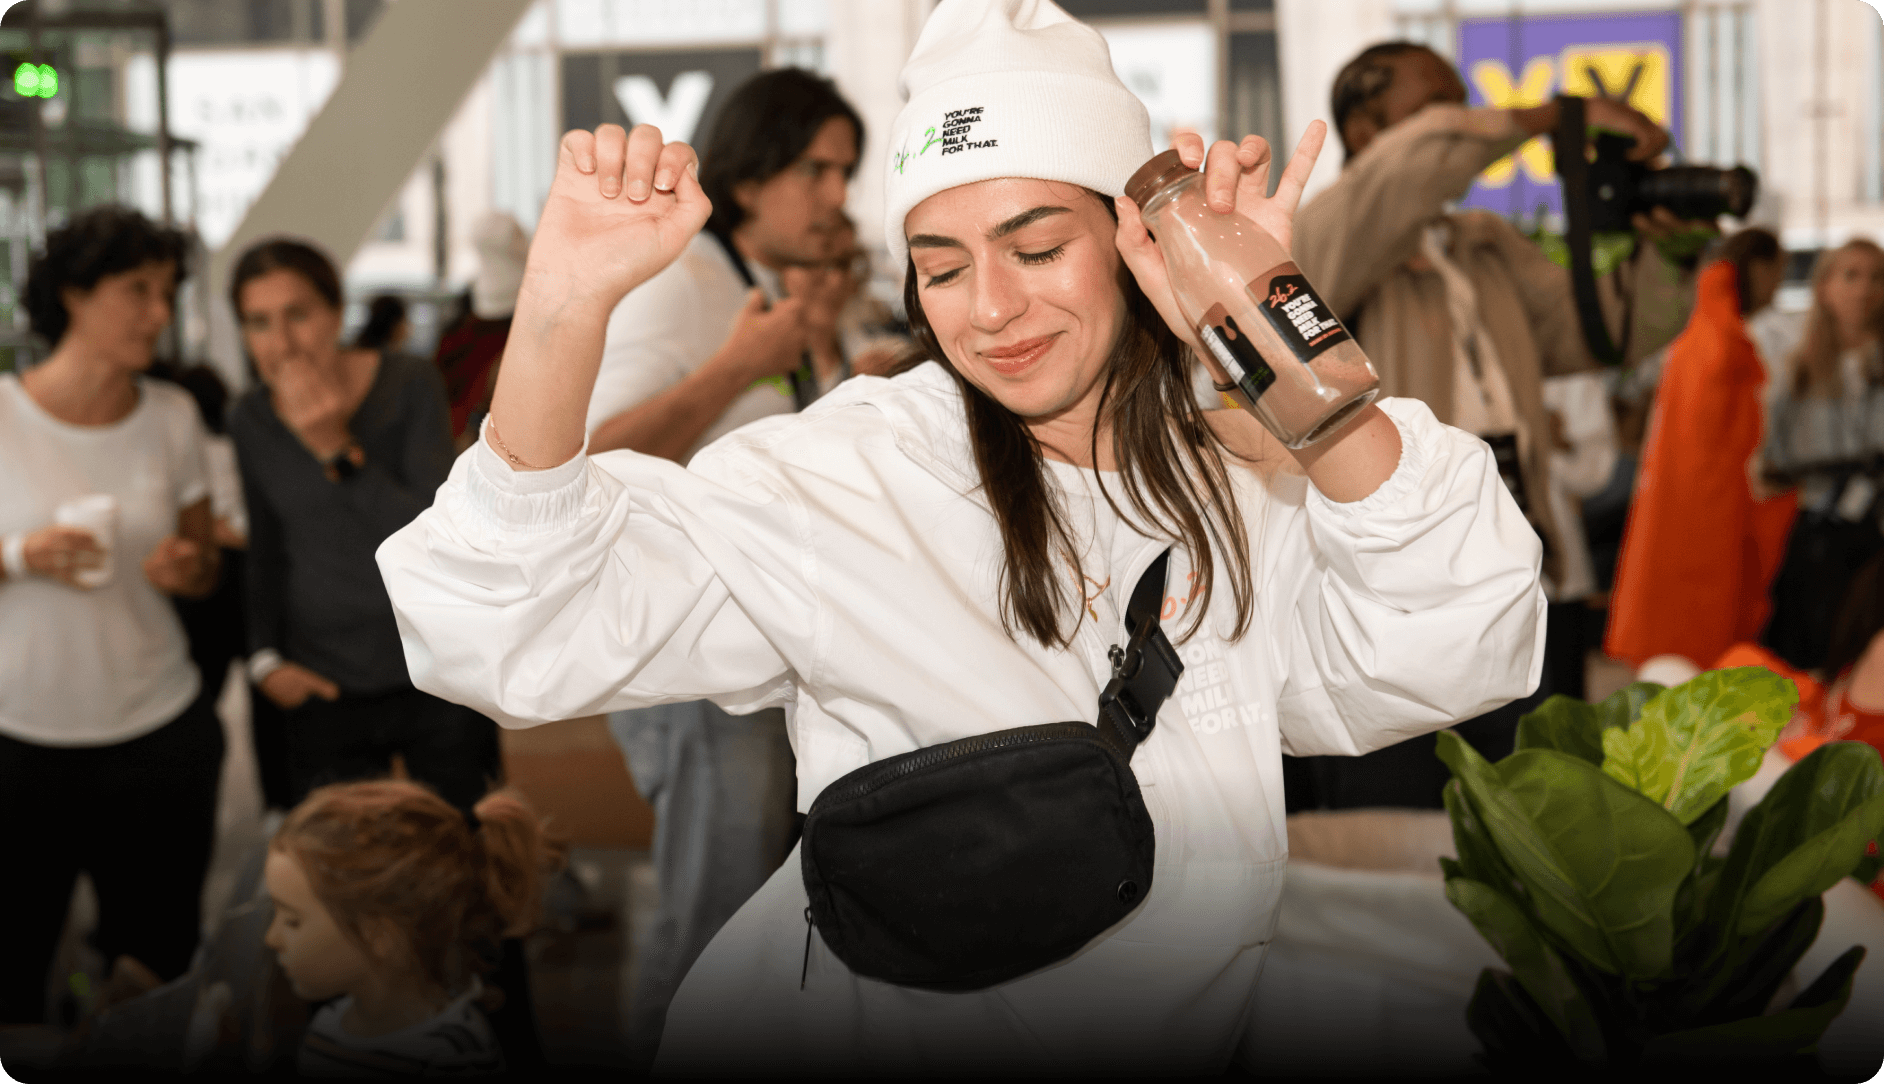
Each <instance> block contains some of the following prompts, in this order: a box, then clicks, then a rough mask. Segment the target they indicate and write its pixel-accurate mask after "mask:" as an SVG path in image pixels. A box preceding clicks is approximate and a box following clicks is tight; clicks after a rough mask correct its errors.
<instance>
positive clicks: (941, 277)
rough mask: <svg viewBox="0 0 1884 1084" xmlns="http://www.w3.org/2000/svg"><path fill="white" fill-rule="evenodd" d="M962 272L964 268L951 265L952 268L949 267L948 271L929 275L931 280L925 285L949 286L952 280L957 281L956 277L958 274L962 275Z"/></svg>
mask: <svg viewBox="0 0 1884 1084" xmlns="http://www.w3.org/2000/svg"><path fill="white" fill-rule="evenodd" d="M961 273H962V269H961V268H959V267H951V268H949V269H948V270H947V271H944V272H942V273H941V274H938V275H930V276H929V281H928V282H926V283H924V286H925V287H927V286H947V285H948V284H949V283H951V282H954V281H955V278H956V276H958V275H960V274H961Z"/></svg>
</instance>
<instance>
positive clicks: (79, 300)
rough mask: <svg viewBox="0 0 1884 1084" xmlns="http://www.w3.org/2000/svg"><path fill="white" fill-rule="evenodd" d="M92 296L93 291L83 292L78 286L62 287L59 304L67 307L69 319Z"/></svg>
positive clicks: (66, 311) (66, 312)
mask: <svg viewBox="0 0 1884 1084" xmlns="http://www.w3.org/2000/svg"><path fill="white" fill-rule="evenodd" d="M91 296H92V291H90V290H81V289H79V288H78V287H77V286H62V287H60V288H59V303H60V304H61V305H64V306H65V314H66V316H67V318H68V319H69V318H70V317H71V315H72V313H73V311H74V310H75V309H77V308H78V307H79V306H80V305H82V304H84V303H85V302H86V301H87V300H89V299H90V298H91Z"/></svg>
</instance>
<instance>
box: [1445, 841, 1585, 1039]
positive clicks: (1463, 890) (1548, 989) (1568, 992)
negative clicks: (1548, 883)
mask: <svg viewBox="0 0 1884 1084" xmlns="http://www.w3.org/2000/svg"><path fill="white" fill-rule="evenodd" d="M1446 898H1447V899H1449V900H1451V901H1452V905H1453V906H1454V907H1457V908H1458V909H1459V910H1460V911H1462V912H1464V913H1465V917H1466V918H1469V919H1471V920H1472V925H1473V926H1474V927H1476V928H1477V929H1478V932H1479V934H1480V935H1481V936H1483V937H1484V938H1485V940H1487V941H1489V942H1491V946H1492V948H1494V949H1496V950H1498V955H1500V956H1502V957H1504V960H1505V963H1506V964H1508V965H1510V967H1511V974H1512V975H1513V976H1515V977H1516V978H1517V980H1518V982H1520V983H1522V984H1523V985H1524V989H1525V991H1526V992H1527V993H1529V994H1530V995H1531V998H1532V1000H1534V1001H1536V1002H1537V1005H1538V1007H1539V1008H1541V1009H1543V1010H1544V1013H1545V1014H1546V1015H1547V1016H1549V1017H1550V1022H1551V1023H1553V1024H1555V1025H1557V1030H1558V1031H1559V1032H1561V1033H1562V1034H1563V1037H1564V1039H1565V1040H1566V1041H1568V1042H1569V1044H1570V1049H1571V1051H1572V1052H1574V1053H1575V1054H1576V1056H1577V1057H1578V1058H1580V1059H1582V1060H1583V1061H1586V1062H1592V1063H1594V1062H1599V1061H1601V1060H1602V1057H1603V1052H1604V1045H1603V1029H1602V1026H1601V1025H1600V1024H1598V1023H1597V1022H1596V1014H1595V1013H1594V1012H1593V1011H1592V1010H1591V1009H1590V1005H1589V1002H1588V1001H1586V1000H1585V999H1584V997H1583V993H1582V991H1580V990H1578V989H1577V984H1576V981H1575V980H1574V979H1572V978H1571V977H1570V972H1569V970H1568V969H1567V968H1565V967H1564V962H1563V957H1561V956H1559V955H1558V954H1557V951H1556V950H1555V949H1553V948H1551V947H1550V944H1549V943H1548V942H1546V941H1545V940H1544V938H1543V937H1542V936H1541V935H1540V934H1539V933H1538V932H1537V930H1536V928H1535V927H1533V926H1532V925H1531V921H1530V919H1528V918H1526V917H1525V916H1524V912H1523V911H1522V910H1520V909H1519V908H1518V905H1517V904H1515V903H1513V902H1511V900H1510V898H1509V897H1507V896H1506V895H1505V894H1504V893H1502V892H1500V891H1498V890H1497V889H1495V888H1493V887H1491V886H1490V885H1485V884H1480V883H1479V882H1477V881H1473V880H1468V879H1466V878H1463V877H1455V878H1452V879H1450V880H1448V881H1447V882H1446Z"/></svg>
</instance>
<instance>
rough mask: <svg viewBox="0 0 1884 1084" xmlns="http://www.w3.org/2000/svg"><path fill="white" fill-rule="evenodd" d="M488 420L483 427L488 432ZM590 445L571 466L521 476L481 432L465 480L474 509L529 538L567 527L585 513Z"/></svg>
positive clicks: (526, 472)
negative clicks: (526, 534)
mask: <svg viewBox="0 0 1884 1084" xmlns="http://www.w3.org/2000/svg"><path fill="white" fill-rule="evenodd" d="M490 424H491V423H490V418H489V417H488V416H486V418H485V420H484V426H485V427H489V425H490ZM588 473H589V440H588V438H587V437H586V436H585V437H583V440H582V450H581V451H579V452H577V453H576V454H575V456H574V457H572V458H571V459H570V460H569V461H568V462H567V463H563V464H560V465H558V466H555V467H551V468H550V469H548V470H538V471H520V470H516V469H515V468H513V467H512V466H511V465H510V464H509V463H506V462H505V461H504V457H503V456H500V455H498V454H497V451H496V449H494V448H492V447H491V445H490V442H489V441H488V440H486V439H485V436H484V432H483V430H482V429H480V430H479V433H478V439H477V442H476V444H475V446H474V447H473V448H472V449H471V463H470V470H469V471H468V472H467V474H466V478H465V490H466V496H467V497H469V498H470V502H471V506H472V507H473V508H475V509H477V511H478V512H480V513H482V514H483V515H485V516H487V517H489V518H490V519H491V520H493V521H494V522H496V523H498V524H501V525H502V526H503V527H505V528H506V529H509V530H515V531H522V532H526V533H530V534H540V533H547V532H550V531H555V530H560V529H562V528H565V527H568V526H569V525H571V524H573V523H574V522H575V521H576V518H577V517H578V516H579V515H581V513H582V506H583V496H584V495H585V494H586V493H587V492H588V482H587V480H588Z"/></svg>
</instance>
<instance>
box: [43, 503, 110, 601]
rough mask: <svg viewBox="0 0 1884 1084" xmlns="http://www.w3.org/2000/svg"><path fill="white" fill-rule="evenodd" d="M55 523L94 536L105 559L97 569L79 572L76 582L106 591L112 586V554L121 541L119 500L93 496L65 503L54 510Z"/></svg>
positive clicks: (86, 569) (53, 519) (75, 575)
mask: <svg viewBox="0 0 1884 1084" xmlns="http://www.w3.org/2000/svg"><path fill="white" fill-rule="evenodd" d="M52 521H53V522H54V523H56V524H58V525H59V526H61V527H82V528H84V529H85V530H87V531H90V532H91V535H92V538H93V540H95V541H96V542H97V543H98V548H99V549H100V550H102V551H104V556H103V558H102V559H101V560H100V561H99V564H98V566H97V567H95V568H84V569H80V570H79V571H78V572H77V573H76V574H74V576H73V578H74V579H76V580H77V581H78V582H79V584H80V585H81V586H84V587H92V588H97V587H103V586H105V585H106V584H108V583H110V582H111V571H112V569H111V564H112V562H111V553H112V549H113V548H114V546H115V545H116V544H117V540H118V498H116V497H114V496H112V495H111V494H109V493H90V494H87V495H85V496H83V497H73V498H72V499H71V500H69V501H63V502H61V503H60V505H59V507H57V508H55V509H53V512H52Z"/></svg>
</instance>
